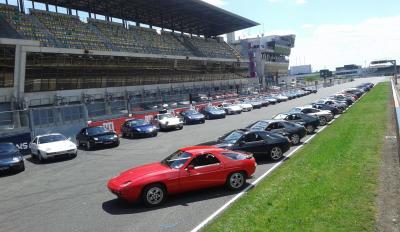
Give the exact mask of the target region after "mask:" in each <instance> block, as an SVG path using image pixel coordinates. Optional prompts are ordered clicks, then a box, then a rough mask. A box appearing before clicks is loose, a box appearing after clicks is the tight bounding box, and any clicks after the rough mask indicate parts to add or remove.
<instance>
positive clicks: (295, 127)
mask: <svg viewBox="0 0 400 232" xmlns="http://www.w3.org/2000/svg"><path fill="white" fill-rule="evenodd" d="M247 128H248V129H250V130H254V131H269V132H274V133H278V134H281V135H283V136H286V137H288V138H289V139H290V141H291V143H292V144H293V145H298V144H299V143H300V141H301V139H302V138H303V137H304V136H306V134H307V131H306V129H305V128H304V126H302V125H299V124H296V123H293V122H288V121H285V120H261V121H258V122H256V123H253V124H251V125H250V126H248V127H247Z"/></svg>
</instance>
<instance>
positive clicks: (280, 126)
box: [276, 122, 285, 129]
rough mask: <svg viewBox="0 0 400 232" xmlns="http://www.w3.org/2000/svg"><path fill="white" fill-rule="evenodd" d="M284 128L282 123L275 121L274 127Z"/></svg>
mask: <svg viewBox="0 0 400 232" xmlns="http://www.w3.org/2000/svg"><path fill="white" fill-rule="evenodd" d="M282 128H285V125H283V123H280V122H279V123H276V129H282Z"/></svg>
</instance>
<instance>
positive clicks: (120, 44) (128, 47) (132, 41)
mask: <svg viewBox="0 0 400 232" xmlns="http://www.w3.org/2000/svg"><path fill="white" fill-rule="evenodd" d="M88 21H89V23H90V24H92V25H94V26H95V27H97V28H98V29H99V31H100V32H101V33H102V34H103V35H104V36H105V37H106V38H108V39H109V40H110V42H111V44H112V46H113V47H114V48H116V49H118V50H119V51H123V52H135V53H143V52H144V49H143V46H142V45H141V44H140V43H139V42H138V40H137V38H136V37H135V35H134V33H133V31H131V30H127V29H126V28H124V27H123V25H122V24H120V23H111V22H107V21H104V20H96V19H89V20H88Z"/></svg>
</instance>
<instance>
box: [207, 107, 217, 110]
mask: <svg viewBox="0 0 400 232" xmlns="http://www.w3.org/2000/svg"><path fill="white" fill-rule="evenodd" d="M207 110H208V111H217V110H219V109H218V108H217V107H215V106H209V107H207Z"/></svg>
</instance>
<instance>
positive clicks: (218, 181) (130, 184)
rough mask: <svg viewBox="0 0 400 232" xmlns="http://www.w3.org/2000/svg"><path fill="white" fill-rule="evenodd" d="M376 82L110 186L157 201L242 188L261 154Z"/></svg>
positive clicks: (275, 151)
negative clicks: (205, 190)
mask: <svg viewBox="0 0 400 232" xmlns="http://www.w3.org/2000/svg"><path fill="white" fill-rule="evenodd" d="M373 86H374V85H373V84H371V83H366V84H362V85H359V86H357V87H355V88H351V89H346V90H344V91H342V92H340V93H337V94H335V95H332V96H330V97H328V98H324V99H320V100H318V101H316V102H315V103H310V104H309V105H306V106H301V107H296V108H294V109H292V110H291V111H290V112H287V113H281V114H278V115H276V116H275V117H274V118H273V119H267V120H261V121H257V122H254V123H252V124H250V125H249V126H248V127H246V128H244V129H238V130H233V131H231V132H229V133H227V134H225V135H223V136H221V137H219V138H218V139H216V140H214V141H210V142H207V143H203V144H199V145H196V146H192V147H186V148H182V149H180V150H178V151H177V152H175V153H173V154H172V155H170V156H168V157H167V158H165V159H164V160H162V161H161V162H156V163H152V164H147V165H143V166H139V167H135V168H132V169H130V170H127V171H124V172H122V173H121V174H120V175H118V176H116V177H113V178H111V179H110V180H109V181H108V185H107V186H108V189H109V190H110V191H111V192H112V193H113V194H115V195H116V196H117V197H118V198H119V199H122V200H124V201H128V202H136V201H138V200H141V201H142V202H143V203H144V204H145V205H147V206H150V207H154V206H158V205H160V204H162V203H163V202H164V201H165V199H166V196H167V195H172V194H177V193H182V192H187V191H193V190H197V189H203V188H209V187H213V186H220V185H226V186H227V188H228V189H231V190H240V189H242V188H243V187H244V186H245V184H246V179H249V178H251V177H252V176H253V175H254V173H255V170H256V167H257V163H256V159H265V158H269V159H271V160H273V161H278V160H280V159H282V157H283V156H284V153H285V152H287V151H288V150H289V149H290V147H291V146H292V145H297V144H299V143H300V142H301V139H302V138H303V137H304V136H305V135H306V134H307V133H309V134H311V133H314V130H315V129H316V128H317V127H318V126H323V125H326V123H327V122H328V121H330V120H332V119H333V118H334V116H335V115H337V114H341V113H343V112H344V111H345V110H346V109H347V108H348V107H349V106H350V105H352V104H353V103H354V102H355V101H356V100H357V99H359V98H360V97H361V96H362V95H363V94H364V93H365V92H367V91H369V90H370V89H371V88H372V87H373Z"/></svg>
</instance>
